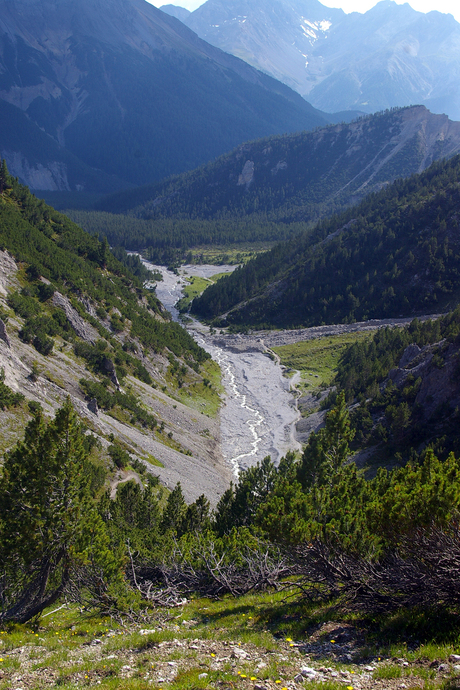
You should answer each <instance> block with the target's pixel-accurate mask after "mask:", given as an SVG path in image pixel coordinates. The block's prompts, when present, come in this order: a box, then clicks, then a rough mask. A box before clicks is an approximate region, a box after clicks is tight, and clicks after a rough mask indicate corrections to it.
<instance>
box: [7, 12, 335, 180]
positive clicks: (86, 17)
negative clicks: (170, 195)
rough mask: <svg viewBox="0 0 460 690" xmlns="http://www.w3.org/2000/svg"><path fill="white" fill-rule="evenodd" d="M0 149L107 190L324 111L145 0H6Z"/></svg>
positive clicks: (29, 166)
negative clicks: (220, 48)
mask: <svg viewBox="0 0 460 690" xmlns="http://www.w3.org/2000/svg"><path fill="white" fill-rule="evenodd" d="M0 103H1V109H0V111H1V118H2V125H3V126H2V134H1V139H0V141H1V144H0V153H1V154H2V155H3V156H4V157H5V158H6V160H7V162H8V164H9V166H10V169H11V172H12V173H13V174H15V175H18V176H19V177H20V178H21V180H22V181H23V182H28V183H30V184H31V185H32V186H33V187H36V188H37V189H50V190H56V189H58V190H86V191H108V189H112V190H115V189H117V188H120V187H121V186H125V187H127V186H129V185H133V184H136V185H139V184H145V183H147V182H152V181H154V180H156V179H161V178H163V177H166V176H168V175H171V174H172V173H178V172H181V171H183V170H187V169H191V168H194V167H196V166H197V165H199V164H201V163H203V162H205V161H208V160H210V159H213V158H215V157H216V156H218V155H219V154H221V153H223V152H224V151H226V150H229V149H231V148H232V147H234V146H236V145H237V144H239V143H241V142H242V141H246V140H248V139H254V138H257V137H260V136H266V135H269V134H274V133H281V132H289V131H297V130H300V129H311V128H314V127H316V126H318V125H323V124H325V123H326V122H327V121H328V120H327V118H326V117H324V116H323V115H322V114H321V113H319V112H317V111H316V110H315V109H314V108H312V107H311V106H310V105H309V104H308V103H306V102H305V101H304V100H303V99H302V98H301V97H300V96H299V95H298V94H296V93H295V92H293V91H291V90H290V89H289V88H287V87H286V86H285V85H284V84H281V83H278V82H276V81H275V80H273V79H272V78H270V77H268V76H267V75H265V74H262V73H260V72H258V71H257V70H255V69H254V68H252V67H250V66H249V65H247V64H246V63H244V62H243V61H241V60H238V59H236V58H234V57H233V56H230V55H227V54H225V53H223V52H222V51H221V50H219V49H217V48H215V47H213V46H210V45H208V44H207V43H205V42H204V41H203V40H201V39H199V38H198V37H197V36H196V34H194V33H193V32H192V31H191V30H190V29H188V28H187V27H185V26H184V24H182V23H181V22H179V21H178V20H177V19H175V18H173V17H170V16H169V15H167V14H165V13H164V12H161V11H160V10H158V9H157V8H155V7H154V6H153V5H151V4H149V3H148V2H145V0H98V1H97V2H94V1H93V0H77V1H75V0H47V1H46V2H42V1H41V0H0Z"/></svg>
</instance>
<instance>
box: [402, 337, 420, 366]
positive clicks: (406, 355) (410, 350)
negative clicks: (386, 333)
mask: <svg viewBox="0 0 460 690" xmlns="http://www.w3.org/2000/svg"><path fill="white" fill-rule="evenodd" d="M420 352H421V349H420V348H419V346H418V345H416V344H415V343H413V344H412V345H408V346H407V347H406V349H405V350H404V352H403V355H402V357H401V359H400V360H399V365H398V366H399V368H400V369H405V368H406V367H407V365H408V364H410V363H411V362H412V360H414V359H415V358H416V357H417V355H419V354H420Z"/></svg>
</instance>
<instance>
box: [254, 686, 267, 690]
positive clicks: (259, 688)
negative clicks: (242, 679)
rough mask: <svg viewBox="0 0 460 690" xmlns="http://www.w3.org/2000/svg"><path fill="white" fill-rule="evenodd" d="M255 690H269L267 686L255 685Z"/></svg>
mask: <svg viewBox="0 0 460 690" xmlns="http://www.w3.org/2000/svg"><path fill="white" fill-rule="evenodd" d="M254 690H267V688H266V687H265V685H254Z"/></svg>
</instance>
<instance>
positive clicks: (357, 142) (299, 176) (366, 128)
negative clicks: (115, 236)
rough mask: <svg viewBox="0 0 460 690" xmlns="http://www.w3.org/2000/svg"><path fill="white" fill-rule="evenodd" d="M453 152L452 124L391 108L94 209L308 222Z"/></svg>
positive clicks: (233, 157) (455, 134) (273, 142)
mask: <svg viewBox="0 0 460 690" xmlns="http://www.w3.org/2000/svg"><path fill="white" fill-rule="evenodd" d="M459 150H460V124H459V123H455V122H450V121H449V120H448V119H447V117H446V116H445V115H433V114H432V113H430V112H429V111H428V110H426V109H425V108H424V107H422V106H414V107H410V108H404V109H395V110H392V111H386V112H384V113H379V114H376V115H372V116H368V117H364V118H361V119H359V120H358V121H356V122H352V123H350V124H339V125H330V126H328V127H325V128H321V129H317V130H316V131H314V132H300V133H298V134H292V135H286V136H282V137H270V138H267V139H261V140H259V141H254V142H249V143H246V144H243V145H242V146H240V147H238V148H237V149H235V150H234V151H232V152H231V153H229V154H227V155H224V156H221V157H220V158H218V159H217V160H216V161H214V162H211V163H208V164H207V165H205V166H203V167H201V168H198V169H197V170H194V171H192V172H190V173H186V174H184V175H180V176H178V177H174V178H171V179H170V180H166V181H165V182H161V183H159V184H156V185H152V186H147V187H141V188H139V189H137V190H130V191H129V192H126V193H120V194H117V195H114V196H112V197H108V198H107V199H105V200H103V201H101V202H100V203H99V204H98V205H97V208H98V209H99V210H102V211H107V212H110V213H126V214H129V215H133V216H134V217H136V218H143V219H164V218H175V219H192V220H194V219H200V220H204V219H205V220H210V219H216V220H217V219H219V220H221V219H230V218H231V219H232V220H233V221H235V220H236V219H239V218H247V217H248V216H249V217H253V218H254V219H256V220H258V221H259V222H265V221H267V220H272V221H277V222H282V223H291V222H294V221H302V222H308V221H311V220H312V219H316V218H317V217H318V216H321V215H324V214H325V213H330V212H331V211H332V210H336V209H339V208H341V207H343V206H345V205H347V204H350V203H356V201H357V200H358V199H360V198H363V197H364V196H365V195H366V194H368V193H369V192H371V191H376V190H379V189H381V187H382V186H384V185H386V184H388V182H391V181H393V180H394V179H396V178H398V177H406V176H408V175H410V174H412V173H416V172H421V171H422V170H424V169H425V168H426V167H427V166H428V165H429V164H430V163H432V162H433V161H434V160H438V159H440V158H443V157H449V156H452V155H454V154H455V153H458V152H459Z"/></svg>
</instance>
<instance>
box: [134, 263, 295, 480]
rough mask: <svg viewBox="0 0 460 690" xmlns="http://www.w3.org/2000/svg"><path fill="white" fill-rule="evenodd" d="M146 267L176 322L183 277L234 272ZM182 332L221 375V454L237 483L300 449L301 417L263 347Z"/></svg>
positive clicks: (197, 328) (195, 329)
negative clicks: (260, 465)
mask: <svg viewBox="0 0 460 690" xmlns="http://www.w3.org/2000/svg"><path fill="white" fill-rule="evenodd" d="M144 263H145V265H146V266H147V267H148V268H150V269H151V270H156V271H160V272H161V273H162V275H163V280H162V281H160V282H158V283H157V287H156V294H157V297H158V298H159V299H160V301H161V302H162V303H163V304H164V306H165V307H166V308H167V309H168V311H170V312H171V314H172V317H173V319H174V320H176V321H180V319H179V314H178V311H177V309H176V308H175V304H176V302H177V301H178V299H180V297H181V296H182V288H183V287H184V285H185V284H186V281H185V278H184V277H183V276H184V275H199V276H202V277H209V276H210V275H212V274H213V273H222V272H223V270H232V267H222V266H184V267H182V269H181V274H180V275H175V274H174V273H173V272H172V271H168V270H167V269H165V268H164V267H163V266H153V265H152V264H149V263H148V262H144ZM186 328H187V330H188V331H189V332H190V333H191V334H192V335H193V337H194V338H195V340H196V341H197V342H198V343H199V344H200V345H201V346H202V347H203V348H204V349H205V350H206V351H207V352H209V354H210V355H211V357H212V358H213V359H214V360H215V361H216V362H217V363H218V364H219V366H220V368H221V371H222V384H223V386H224V388H225V396H224V400H223V406H222V409H221V414H220V419H221V443H222V454H223V456H224V458H225V460H226V462H227V463H228V464H229V465H230V466H231V468H232V471H233V474H234V475H235V477H237V476H238V473H239V471H240V470H241V469H244V468H247V467H250V466H252V465H255V464H256V463H257V462H258V461H260V460H262V459H263V458H264V457H265V456H266V455H270V456H271V457H272V459H273V460H274V461H275V463H276V462H278V461H279V459H280V458H281V457H282V456H283V455H285V454H286V452H287V451H288V450H290V449H293V450H295V449H298V448H300V444H299V443H298V442H297V441H296V438H295V423H296V421H297V420H298V418H299V413H298V411H297V407H296V405H295V399H294V396H293V395H292V393H291V392H290V386H291V383H290V381H289V379H287V378H286V377H285V376H283V370H282V368H281V367H280V365H279V364H278V363H277V362H275V361H273V359H271V358H270V357H269V355H268V353H267V352H266V351H265V346H264V343H263V342H262V341H260V340H257V339H254V338H251V336H238V335H227V334H222V333H220V334H211V333H210V332H209V328H208V327H207V326H204V325H203V324H201V323H199V322H198V321H195V320H192V321H191V322H190V323H188V324H186Z"/></svg>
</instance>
